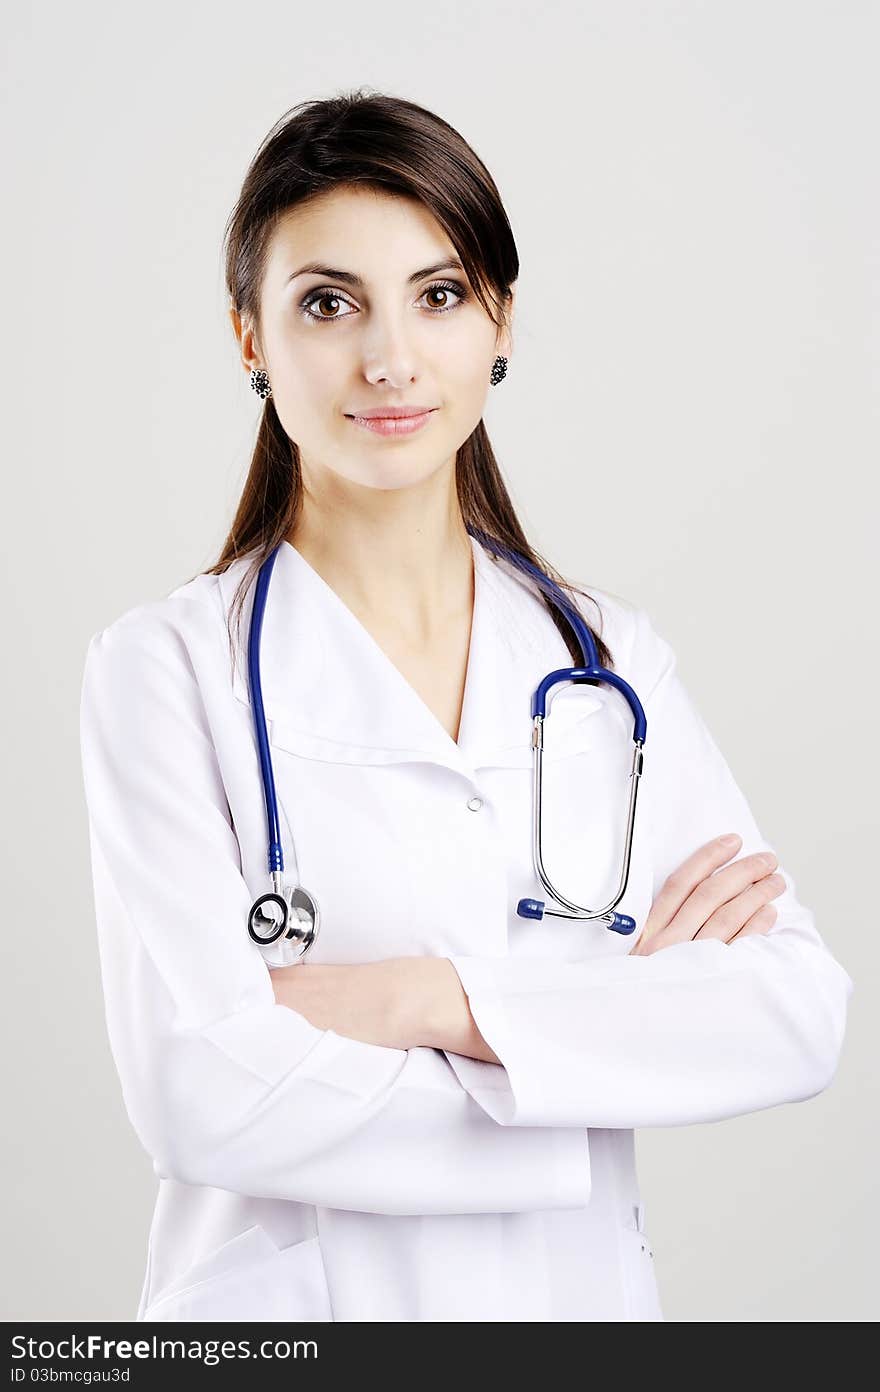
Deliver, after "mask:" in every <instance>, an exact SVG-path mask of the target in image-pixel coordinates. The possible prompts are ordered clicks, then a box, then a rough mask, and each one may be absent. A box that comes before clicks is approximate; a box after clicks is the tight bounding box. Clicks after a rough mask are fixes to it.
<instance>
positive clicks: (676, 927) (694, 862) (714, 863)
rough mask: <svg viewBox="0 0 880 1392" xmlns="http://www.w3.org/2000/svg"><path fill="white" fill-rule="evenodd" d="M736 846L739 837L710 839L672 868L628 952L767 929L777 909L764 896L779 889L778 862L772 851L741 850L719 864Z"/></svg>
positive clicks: (635, 953) (642, 953) (724, 939)
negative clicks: (728, 841) (768, 859)
mask: <svg viewBox="0 0 880 1392" xmlns="http://www.w3.org/2000/svg"><path fill="white" fill-rule="evenodd" d="M740 846H742V838H741V837H737V844H735V845H732V846H721V845H719V843H718V841H717V840H716V841H709V842H708V843H707V844H706V845H705V846H701V847H700V849H699V850H698V851H695V852H694V854H693V855H692V856H688V858H687V860H686V861H684V863H683V864H682V865H680V866H679V868H678V869H677V870H673V871H672V873H671V875H669V876H668V877H667V879H666V882H665V884H664V885H663V888H662V889H661V890H660V893H659V894H658V895H657V898H656V899H655V900H654V903H653V904H652V905H651V912H650V913H649V914H648V919H647V922H646V924H645V927H644V931H643V932H642V934H641V936H640V937H639V940H638V942H636V943H635V945H634V946H633V948H632V951H631V952H630V954H629V955H630V956H631V957H648V956H650V954H651V953H652V952H659V951H660V949H661V948H664V947H672V946H673V944H674V943H680V942H689V941H691V940H692V939H694V938H720V939H721V941H722V942H730V941H732V939H733V938H737V937H739V938H744V937H746V936H748V935H749V934H750V933H766V932H767V931H768V929H769V928H770V927H771V926H772V925H773V923H774V922H775V921H776V909H775V908H774V907H773V905H772V904H771V903H769V900H771V899H775V898H776V897H777V895H779V894H782V892H783V891H784V889H785V880H784V879H783V877H782V875H774V874H772V873H771V871H772V870H773V868H774V866H775V865H776V864H777V860H776V856H775V855H773V852H772V851H770V852H759V853H756V854H755V855H750V856H746V857H745V858H744V859H743V860H736V861H734V863H733V864H732V865H729V866H728V867H727V869H726V870H719V869H718V868H717V867H718V866H719V865H723V864H724V862H725V861H726V860H730V858H731V856H733V855H736V853H737V851H738V850H739V848H740ZM763 854H769V855H771V856H772V864H770V865H766V864H765V863H764V862H763V860H762V855H763Z"/></svg>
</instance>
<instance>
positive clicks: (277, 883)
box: [248, 525, 647, 965]
mask: <svg viewBox="0 0 880 1392" xmlns="http://www.w3.org/2000/svg"><path fill="white" fill-rule="evenodd" d="M467 531H468V532H469V534H470V535H471V536H473V537H475V538H476V540H477V541H478V542H479V543H480V544H481V545H482V546H484V547H486V548H487V549H489V550H491V551H492V552H494V553H495V555H498V556H501V557H502V558H503V559H504V560H507V561H509V562H510V563H511V564H512V565H514V566H516V568H517V569H518V570H521V571H523V572H524V573H525V574H527V575H529V576H530V577H531V578H532V579H533V580H534V581H535V582H536V583H537V584H538V585H539V587H540V588H541V589H542V590H543V591H544V592H545V593H546V594H547V595H549V597H550V599H551V601H552V602H553V604H554V605H556V607H557V608H558V609H560V610H561V611H562V613H563V614H564V616H565V618H566V619H567V620H568V622H569V623H570V624H571V626H572V628H573V630H574V632H575V634H576V635H577V639H578V642H579V644H580V647H581V652H582V654H583V658H584V663H583V666H582V667H559V668H557V669H556V670H555V671H553V672H548V673H547V676H546V677H544V679H543V681H542V682H541V683H540V685H539V686H538V689H537V691H536V692H535V694H534V695H533V696H532V756H533V758H532V860H533V863H534V867H535V873H536V875H537V876H538V879H539V880H540V881H541V884H542V885H543V886H544V888H545V890H546V891H547V894H548V895H549V896H550V898H551V899H552V900H553V901H554V902H555V903H556V904H558V905H559V906H560V907H559V908H555V909H551V908H548V907H547V904H546V902H545V901H544V900H539V899H520V901H519V903H518V904H517V906H516V911H517V914H518V915H519V917H520V918H532V919H541V918H544V916H545V915H549V916H550V917H552V918H567V919H577V920H579V921H582V922H586V921H588V920H597V921H598V922H599V923H602V924H604V925H605V927H606V928H608V929H610V930H611V931H612V932H614V933H624V934H628V933H632V932H633V931H634V930H635V927H636V921H635V919H634V918H631V917H630V916H629V915H628V914H619V913H615V912H614V909H615V905H617V904H619V903H620V900H621V899H622V898H623V895H624V894H625V893H626V887H627V884H628V882H629V869H630V859H631V856H632V843H633V829H634V826H635V815H636V798H637V796H638V787H639V779H640V777H641V775H642V767H643V752H642V751H643V748H644V744H645V736H646V734H647V721H646V719H645V712H644V710H643V709H642V704H641V702H640V701H639V698H638V696H637V695H636V693H635V692H634V691H633V689H632V687H631V686H630V685H629V684H628V683H627V682H625V681H624V680H623V678H622V677H619V676H618V675H617V673H616V672H610V671H608V669H607V668H606V667H600V666H599V658H598V654H597V652H596V645H595V643H594V641H593V635H592V634H591V632H590V630H589V627H588V626H587V624H586V623H585V622H584V620H583V619H582V618H581V616H580V614H579V613H578V612H577V610H576V609H575V608H574V607H573V605H572V604H571V603H570V601H569V599H568V597H567V596H566V595H565V594H564V593H563V591H562V590H561V589H560V587H559V586H558V585H557V584H556V583H555V582H554V581H553V580H551V579H550V577H549V575H545V574H544V572H543V571H542V570H539V569H538V568H537V567H536V566H534V565H532V563H531V561H528V560H526V558H525V557H524V556H521V555H520V554H519V553H518V552H517V551H512V550H510V549H509V548H508V547H506V546H504V545H502V543H501V542H499V541H496V540H495V539H494V538H492V537H490V536H488V535H487V534H486V533H485V532H482V531H481V530H480V529H479V528H477V527H475V526H472V525H468V526H467ZM280 549H281V543H279V545H278V546H276V547H275V549H274V550H273V551H272V552H271V553H270V554H269V556H268V557H267V558H266V560H265V561H264V562H263V564H262V565H261V567H260V571H259V575H258V576H257V581H256V585H255V587H254V602H253V610H252V613H251V623H250V632H249V636H248V678H249V681H250V693H251V708H252V710H253V717H254V729H255V733H256V738H257V748H258V751H259V756H260V771H261V775H262V780H263V791H264V794H265V800H266V818H267V823H268V836H269V867H268V868H269V875H270V877H271V883H272V888H271V890H270V891H269V892H268V893H267V894H261V895H260V896H259V898H258V899H255V900H254V902H253V904H252V905H251V909H250V912H249V914H248V933H249V934H250V937H251V938H252V939H253V941H254V942H255V943H257V944H259V946H260V947H268V946H270V945H271V944H273V943H278V949H277V950H276V952H277V955H278V956H279V957H280V961H279V962H277V963H276V964H277V965H290V964H292V963H293V962H297V961H301V960H302V958H303V957H305V955H306V953H307V952H308V951H309V949H310V948H311V946H312V944H313V943H314V942H315V939H316V938H317V936H318V929H319V926H320V921H321V915H320V910H319V908H318V903H317V900H316V899H315V897H314V895H312V894H310V893H309V892H308V890H307V889H304V888H303V886H302V885H287V884H285V883H284V852H283V850H282V847H281V832H280V827H279V822H278V799H277V797H276V795H275V777H274V774H273V770H272V756H271V754H270V751H269V740H268V737H267V734H266V716H265V712H264V709H263V691H262V686H261V683H260V634H261V633H262V629H263V614H264V611H265V608H266V595H267V594H268V590H269V581H270V579H271V578H272V569H273V567H274V565H275V560H276V558H277V556H278V552H279V551H280ZM569 681H570V682H587V681H589V682H592V683H595V682H600V683H601V682H604V683H605V684H607V685H609V686H613V687H615V688H616V689H617V690H618V691H619V692H620V693H621V694H622V695H623V696H624V697H625V698H626V701H627V702H628V704H629V707H630V710H631V711H632V714H633V745H634V749H633V761H632V771H631V773H630V775H629V778H630V791H629V808H628V811H627V818H626V844H625V846H624V852H623V867H622V870H621V874H620V882H619V884H618V887H617V892H616V893H615V895H614V897H613V898H612V899H610V900H609V902H608V903H607V904H606V905H605V906H604V907H603V908H601V909H587V908H584V907H582V906H581V905H580V904H575V903H574V902H573V901H572V900H571V899H567V898H566V897H565V895H564V894H562V893H560V891H559V890H558V889H556V888H555V886H554V885H553V884H552V883H551V880H550V877H549V875H548V874H547V870H546V868H545V865H544V849H543V840H542V827H541V807H542V801H543V766H544V721H545V719H546V710H547V695H548V692H550V691H551V690H552V688H553V687H555V686H557V685H558V684H559V683H560V682H569Z"/></svg>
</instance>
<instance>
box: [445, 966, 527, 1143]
mask: <svg viewBox="0 0 880 1392" xmlns="http://www.w3.org/2000/svg"><path fill="white" fill-rule="evenodd" d="M449 961H450V962H451V963H452V965H453V966H454V968H455V970H456V972H457V973H458V978H459V980H460V981H461V984H462V986H463V988H464V991H465V994H466V995H467V998H468V1004H469V1006H470V1010H471V1014H472V1015H473V1017H474V1020H475V1022H476V1025H477V1029H478V1030H479V1031H480V1034H481V1035H482V1036H483V1038H484V1039H485V1041H486V1043H487V1044H488V1045H489V1047H490V1048H491V1049H492V1050H493V1051H494V1053H496V1054H497V1056H498V1058H499V1059H500V1060H501V1062H500V1063H488V1062H486V1061H485V1060H484V1059H474V1058H469V1057H467V1056H466V1055H464V1054H457V1053H453V1052H452V1051H451V1050H450V1051H444V1052H446V1057H447V1058H448V1060H449V1062H450V1064H451V1066H452V1068H453V1069H454V1071H455V1074H456V1077H457V1078H458V1080H459V1082H460V1083H461V1085H462V1087H463V1088H464V1089H465V1091H466V1092H468V1093H469V1094H470V1096H471V1097H472V1098H473V1099H474V1101H475V1102H477V1103H479V1105H480V1106H481V1107H482V1108H483V1110H484V1111H485V1112H486V1113H487V1114H488V1115H489V1116H490V1117H492V1118H493V1119H494V1120H495V1121H497V1122H498V1123H499V1125H501V1126H541V1125H548V1124H550V1123H548V1122H547V1120H546V1116H545V1115H544V1108H543V1107H542V1092H543V1089H542V1083H541V1077H540V1073H539V1072H538V1071H537V1070H536V1069H535V1068H533V1067H531V1066H530V1065H529V1062H528V1058H527V1047H528V1046H527V1044H526V1045H523V1043H522V1042H519V1043H518V1042H517V1040H516V1038H515V1036H514V1033H513V1029H512V1026H511V1023H510V1019H509V1016H508V1013H507V1010H506V1008H505V1004H504V999H503V997H502V996H501V995H500V994H499V992H498V989H497V982H496V977H495V972H494V966H495V963H494V962H493V960H492V958H488V957H467V956H462V955H454V956H451V957H450V958H449Z"/></svg>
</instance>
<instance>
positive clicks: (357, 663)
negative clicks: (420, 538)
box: [219, 538, 602, 778]
mask: <svg viewBox="0 0 880 1392" xmlns="http://www.w3.org/2000/svg"><path fill="white" fill-rule="evenodd" d="M471 547H472V552H473V557H474V578H475V590H474V614H473V623H472V630H471V642H470V653H469V661H468V670H467V678H466V683H465V691H464V700H463V707H462V719H461V727H460V731H459V739H458V742H457V743H456V741H454V740H453V739H452V738H451V736H450V735H449V734H448V732H447V731H446V730H445V729H444V728H443V726H442V725H441V723H440V722H439V720H437V719H436V717H435V716H434V714H433V712H432V711H431V710H430V709H429V707H428V706H427V705H426V704H425V702H424V701H423V700H422V698H421V697H420V696H419V695H418V693H417V692H416V691H415V689H414V688H413V687H412V686H411V685H410V684H409V682H408V681H407V680H406V678H405V677H404V676H403V674H402V673H401V672H400V671H399V670H398V669H397V667H396V666H395V665H394V663H393V662H392V661H391V659H390V658H389V657H388V656H387V655H386V654H385V653H384V651H383V650H382V649H381V648H380V646H379V645H378V643H377V642H376V641H375V639H374V638H373V637H372V635H371V634H370V633H369V632H368V631H367V629H366V628H365V627H364V625H363V624H362V623H361V622H360V620H359V619H358V618H357V617H356V616H355V615H354V613H353V612H352V611H351V610H350V609H349V608H348V607H347V606H346V605H345V604H344V603H343V601H342V600H341V599H340V597H339V596H338V595H337V594H336V592H335V591H334V590H333V589H332V587H331V586H329V585H328V584H327V583H326V581H324V580H323V578H322V577H321V576H320V575H319V574H318V572H317V571H316V570H315V569H314V568H313V567H312V566H311V565H309V563H308V562H307V561H306V560H305V558H304V557H303V556H302V555H301V554H300V553H299V552H298V551H297V550H296V548H295V547H293V546H291V545H290V543H289V542H286V541H285V542H282V543H281V547H280V549H279V552H278V555H277V557H276V560H275V565H274V569H273V572H272V577H271V580H270V584H269V592H268V595H267V599H266V606H265V611H264V617H263V629H262V636H261V643H260V672H261V684H262V690H263V705H264V709H265V713H266V721H267V727H268V733H269V741H270V743H271V744H272V745H276V746H278V747H280V748H283V749H287V750H289V751H291V752H293V753H296V754H300V755H303V756H305V757H307V758H313V759H323V760H330V761H337V762H343V763H363V764H377V763H379V764H384V763H398V762H407V761H412V760H415V761H422V762H429V763H435V764H440V765H443V766H445V767H447V768H450V769H454V770H457V771H459V772H461V773H463V774H464V775H465V776H467V777H470V778H473V776H474V772H475V771H476V770H477V769H478V768H484V767H493V766H499V767H527V766H529V765H530V764H531V761H532V752H531V729H532V722H531V706H530V703H531V697H532V693H533V691H534V690H535V688H536V687H537V685H538V683H539V682H540V681H541V679H542V677H543V676H544V675H545V674H546V673H547V672H548V671H550V670H552V669H554V668H557V667H568V666H570V665H571V659H570V656H569V653H568V650H567V648H566V646H565V644H564V642H563V640H562V637H561V635H560V634H559V632H558V630H557V628H556V626H555V624H554V623H553V621H552V619H551V617H550V615H549V613H548V612H547V610H546V607H545V606H544V603H543V601H542V600H541V599H540V598H539V596H537V595H536V594H535V593H534V591H533V590H532V588H531V586H530V585H529V584H528V582H526V581H525V580H524V579H523V578H522V577H521V576H520V575H519V574H518V572H516V571H515V569H514V568H513V567H511V566H510V565H509V564H508V563H507V562H503V561H502V562H498V561H496V560H495V559H494V558H493V557H491V556H490V555H489V554H488V553H487V552H486V551H485V550H484V549H483V547H482V546H481V545H480V544H479V542H477V541H476V540H475V539H474V538H471ZM248 563H249V560H248V558H243V559H242V560H239V561H236V562H234V563H233V565H232V566H230V567H229V568H228V569H227V570H226V571H225V572H223V574H222V575H221V576H220V577H219V584H220V592H221V595H222V599H223V603H224V606H225V610H226V612H227V614H228V611H229V606H230V604H231V602H232V598H233V595H234V592H235V590H236V588H237V585H238V582H239V580H240V578H241V575H242V573H243V570H244V569H245V567H246V565H247V564H248ZM253 594H254V585H253V583H252V584H251V586H250V587H249V590H248V594H247V598H246V600H245V604H244V609H243V613H242V627H241V634H242V640H241V648H240V650H239V652H238V654H237V661H236V664H235V671H234V676H233V692H234V695H235V696H236V698H237V699H238V700H239V701H241V702H242V703H243V704H245V705H248V706H249V705H250V693H249V686H248V680H247V633H248V630H249V625H250V616H251V610H252V607H253ZM557 693H558V694H557V695H556V696H554V698H553V701H552V715H553V722H552V724H553V732H554V733H553V746H552V752H550V757H553V756H554V754H558V753H564V752H566V751H567V750H569V749H572V748H583V747H585V744H586V742H587V741H588V739H589V734H590V732H589V728H588V722H589V717H590V715H592V714H593V713H594V712H595V711H596V710H598V709H600V708H601V705H602V698H601V696H600V695H599V693H598V692H597V691H596V689H595V688H590V687H585V686H578V687H575V686H574V685H571V686H569V687H561V688H557ZM569 695H570V696H574V697H576V701H572V700H571V699H563V698H564V697H567V696H569ZM550 724H551V722H550V721H548V729H549V727H550ZM548 752H549V751H548Z"/></svg>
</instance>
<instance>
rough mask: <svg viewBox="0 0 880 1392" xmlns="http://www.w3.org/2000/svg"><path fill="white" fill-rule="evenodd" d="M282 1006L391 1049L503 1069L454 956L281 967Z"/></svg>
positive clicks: (275, 976) (278, 992) (276, 977)
mask: <svg viewBox="0 0 880 1392" xmlns="http://www.w3.org/2000/svg"><path fill="white" fill-rule="evenodd" d="M271 976H272V988H273V990H274V992H275V1000H276V1002H277V1003H278V1004H279V1005H286V1006H288V1007H289V1008H290V1009H291V1010H296V1011H297V1012H298V1013H299V1014H300V1015H304V1016H305V1018H306V1019H307V1020H308V1021H309V1022H310V1024H313V1025H315V1026H316V1027H317V1028H318V1029H332V1030H333V1031H334V1032H335V1033H336V1034H343V1035H347V1036H348V1037H349V1038H351V1039H360V1040H363V1041H364V1042H365V1043H367V1044H382V1045H384V1046H385V1047H386V1048H391V1049H414V1048H417V1047H418V1046H419V1045H425V1046H428V1047H431V1048H435V1049H451V1050H453V1051H454V1052H455V1053H457V1054H464V1055H465V1056H466V1057H469V1058H475V1059H482V1060H484V1061H485V1062H486V1063H500V1062H501V1060H500V1059H499V1058H498V1056H497V1054H495V1053H494V1052H493V1051H492V1049H491V1048H490V1047H489V1045H488V1044H487V1043H486V1041H485V1039H484V1038H483V1036H482V1034H481V1033H480V1031H479V1030H478V1029H477V1025H476V1022H475V1020H474V1017H473V1015H472V1014H471V1010H470V1006H469V1004H468V998H467V995H466V994H465V991H464V988H463V986H462V984H461V981H460V979H459V976H458V973H457V972H456V970H455V968H454V967H453V965H452V963H451V962H450V960H449V958H448V957H388V958H385V959H384V960H382V961H379V962H364V963H355V964H352V965H348V964H336V963H333V964H329V965H325V964H321V963H309V962H300V963H297V964H296V965H294V966H291V967H276V968H274V969H273V970H272V972H271Z"/></svg>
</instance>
